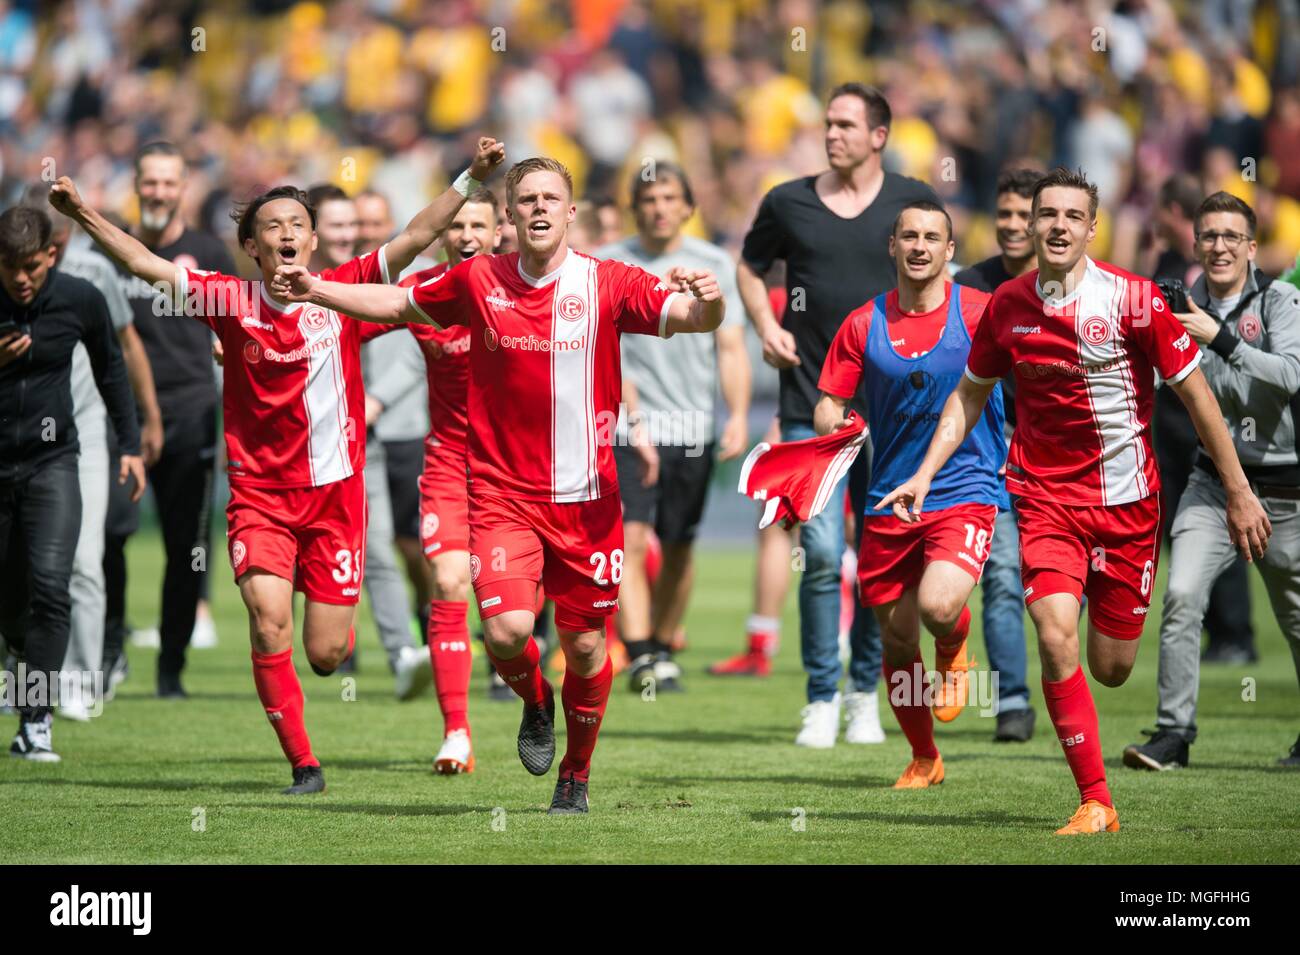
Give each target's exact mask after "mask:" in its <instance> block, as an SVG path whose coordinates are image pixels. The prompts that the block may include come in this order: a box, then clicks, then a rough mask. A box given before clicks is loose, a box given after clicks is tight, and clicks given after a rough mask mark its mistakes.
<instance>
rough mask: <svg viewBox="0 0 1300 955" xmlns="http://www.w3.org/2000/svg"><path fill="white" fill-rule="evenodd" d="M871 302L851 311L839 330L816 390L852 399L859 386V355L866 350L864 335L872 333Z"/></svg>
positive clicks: (860, 375) (860, 381)
mask: <svg viewBox="0 0 1300 955" xmlns="http://www.w3.org/2000/svg"><path fill="white" fill-rule="evenodd" d="M874 308H875V305H874V303H868V304H867V305H866V306H864V307H863V308H859V309H857V310H856V311H853V312H850V313H849V317H848V318H846V319H845V320H844V324H843V325H841V326H840V330H839V331H838V332H836V333H835V338H834V340H833V341H832V342H831V347H830V350H829V351H828V352H827V353H826V362H825V364H823V365H822V376H821V378H820V379H819V380H818V382H817V387H818V388H820V389H821V390H822V391H823V392H825V393H826V394H828V395H834V396H835V397H837V398H852V397H853V396H854V395H856V394H857V393H858V385H860V384H862V355H863V352H864V351H865V350H866V347H867V332H869V331H870V330H871V312H872V310H873V309H874Z"/></svg>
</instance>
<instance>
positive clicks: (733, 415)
mask: <svg viewBox="0 0 1300 955" xmlns="http://www.w3.org/2000/svg"><path fill="white" fill-rule="evenodd" d="M649 173H650V174H646V175H643V174H642V172H641V171H638V173H637V175H636V176H635V177H634V178H633V180H632V189H631V194H632V213H633V215H634V217H635V218H636V224H637V234H636V235H634V236H629V237H628V238H626V239H623V240H622V241H619V242H614V243H612V244H610V245H606V246H603V247H602V248H600V249H598V250H597V251H596V253H595V255H596V257H597V258H601V259H619V260H621V261H623V262H628V263H630V264H632V265H637V266H640V267H641V268H643V269H645V270H646V271H647V272H651V273H653V274H655V275H659V276H662V277H665V278H667V277H669V276H670V274H671V273H672V272H673V270H674V269H708V270H709V271H711V272H713V273H714V274H715V275H717V276H718V281H719V282H720V284H721V286H722V294H723V297H724V299H725V300H726V303H727V309H726V315H727V317H726V319H725V320H724V321H723V324H722V327H721V328H719V329H718V330H717V331H716V332H714V333H713V335H712V336H711V337H710V336H708V335H678V336H676V337H674V338H671V339H669V340H668V341H667V342H663V341H654V342H651V341H650V340H649V339H646V340H645V341H640V340H639V339H640V338H641V336H638V335H628V336H626V337H624V338H623V341H622V349H623V383H624V387H623V400H624V404H625V406H626V412H627V421H626V427H624V426H623V425H622V424H620V430H619V433H618V438H617V439H616V446H615V448H614V459H615V461H616V462H617V464H618V484H619V489H620V491H621V492H622V497H623V526H624V544H623V551H624V558H623V581H622V585H621V589H620V591H619V630H620V632H621V634H622V637H623V642H624V643H625V644H626V646H627V651H628V656H629V658H630V660H631V664H630V666H629V670H630V671H631V676H632V680H631V685H632V689H633V690H636V691H640V690H641V689H642V684H643V682H644V681H645V680H646V678H647V677H653V678H654V680H655V682H656V684H657V686H658V688H659V689H661V690H662V689H666V690H671V689H680V687H679V686H678V683H677V678H678V676H680V674H681V670H680V668H678V667H677V665H676V664H675V663H673V662H672V645H673V640H674V637H675V636H676V635H677V633H678V631H679V629H680V627H681V623H682V619H683V618H684V617H685V615H686V605H687V602H688V601H689V599H690V592H691V583H692V578H693V568H692V558H691V550H692V547H693V545H694V542H695V534H696V530H697V528H698V527H699V523H700V518H701V516H702V515H703V513H704V502H705V499H706V498H707V497H708V492H709V478H710V476H711V474H712V473H713V459H714V453H715V446H716V453H717V457H718V459H719V460H723V461H725V460H728V459H730V458H734V457H737V456H738V455H739V454H740V453H741V452H742V451H744V450H745V447H746V444H747V442H748V437H749V435H748V431H747V417H748V414H749V396H750V395H749V393H750V367H749V356H748V355H747V354H746V352H745V338H744V335H745V322H744V307H743V305H742V304H741V301H740V294H739V292H738V291H737V289H736V284H735V279H734V275H735V263H734V262H733V261H732V260H731V257H730V256H729V255H727V253H726V252H725V251H724V250H723V249H721V248H719V247H718V246H716V245H713V244H712V243H709V242H705V241H703V240H701V239H696V238H692V237H690V236H686V235H683V234H682V229H683V227H684V226H685V225H686V222H687V221H688V220H689V219H690V217H691V215H692V214H693V213H694V211H695V203H694V200H693V198H692V195H691V187H690V183H689V182H688V181H687V178H686V174H685V173H684V172H683V171H682V169H681V168H679V167H678V166H676V165H674V164H672V163H668V162H657V163H656V164H655V165H654V167H653V168H652V169H650V170H649ZM647 345H650V346H651V347H646V346H647ZM719 385H721V389H722V396H723V400H724V401H725V403H726V406H727V418H726V421H725V422H724V424H723V426H722V428H721V431H720V432H719V431H717V429H716V428H715V426H714V396H715V394H716V393H717V391H718V387H719ZM652 529H653V531H654V533H655V535H657V537H658V539H659V542H660V544H661V545H662V547H663V563H662V568H661V570H660V572H659V576H658V578H657V579H656V581H655V584H654V587H653V592H652V589H651V586H650V582H649V579H648V576H647V574H646V549H647V545H648V542H649V540H650V532H651V530H652Z"/></svg>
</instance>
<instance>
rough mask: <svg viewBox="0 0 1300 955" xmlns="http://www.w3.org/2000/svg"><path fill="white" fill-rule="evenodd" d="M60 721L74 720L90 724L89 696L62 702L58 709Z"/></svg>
mask: <svg viewBox="0 0 1300 955" xmlns="http://www.w3.org/2000/svg"><path fill="white" fill-rule="evenodd" d="M57 712H58V714H59V719H61V720H73V721H74V722H77V723H89V722H90V697H89V694H86V695H84V696H81V697H78V698H76V699H68V700H61V701H60V702H59V708H58V711H57Z"/></svg>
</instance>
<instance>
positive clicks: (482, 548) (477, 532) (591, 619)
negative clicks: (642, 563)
mask: <svg viewBox="0 0 1300 955" xmlns="http://www.w3.org/2000/svg"><path fill="white" fill-rule="evenodd" d="M469 550H470V558H469V568H470V569H469V573H470V580H471V581H473V583H474V595H475V598H476V599H477V600H478V607H479V616H480V617H482V618H487V617H493V616H496V615H497V614H499V613H505V612H506V611H507V610H527V611H528V612H529V613H532V612H534V611H535V610H536V609H537V584H538V582H539V581H540V582H541V585H542V587H543V588H544V589H545V591H546V596H548V597H549V598H551V599H552V600H554V601H555V626H556V627H557V628H558V629H560V630H570V631H577V632H585V631H588V630H601V629H604V626H605V618H606V617H608V616H610V615H611V614H612V613H614V611H615V610H617V609H618V584H619V581H621V580H622V579H623V507H622V504H621V502H620V501H619V497H618V495H617V494H607V495H605V496H604V497H602V498H600V499H598V500H595V501H583V502H581V503H576V504H552V503H550V502H547V501H521V500H518V499H516V498H511V497H506V496H504V495H500V494H496V493H493V492H490V491H483V490H479V489H475V492H474V506H473V507H472V508H471V509H470V515H469Z"/></svg>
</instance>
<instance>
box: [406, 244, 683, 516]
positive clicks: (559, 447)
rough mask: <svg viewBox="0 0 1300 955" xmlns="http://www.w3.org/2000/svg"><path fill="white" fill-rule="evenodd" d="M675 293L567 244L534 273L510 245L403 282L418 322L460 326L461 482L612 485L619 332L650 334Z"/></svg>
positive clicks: (523, 488)
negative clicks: (464, 477)
mask: <svg viewBox="0 0 1300 955" xmlns="http://www.w3.org/2000/svg"><path fill="white" fill-rule="evenodd" d="M677 294H678V293H677V292H674V291H672V290H671V289H670V288H669V287H668V286H667V285H666V284H665V283H664V282H663V281H662V280H661V279H660V278H659V277H658V276H655V275H651V274H650V273H649V272H646V271H644V270H643V269H639V268H637V267H636V266H633V265H627V264H626V263H623V262H617V261H614V260H612V259H609V260H604V261H601V260H597V259H593V258H592V257H591V256H587V255H582V254H581V253H578V252H574V251H573V250H569V253H568V255H567V256H566V257H565V259H564V262H563V263H562V264H561V265H560V266H559V267H558V268H556V269H555V270H554V271H553V272H551V273H550V274H549V275H545V276H542V277H541V278H533V277H531V276H529V275H527V274H525V273H524V271H523V269H522V268H521V267H520V263H519V254H518V253H517V252H512V253H510V254H509V255H476V256H474V257H473V258H472V259H468V260H467V261H465V262H462V263H460V265H458V266H456V267H455V268H454V269H448V270H447V271H446V272H443V273H442V274H441V275H436V276H434V277H433V278H431V279H427V280H426V281H424V282H422V283H420V284H419V285H416V286H414V287H413V288H412V289H411V290H410V292H409V296H410V301H411V302H412V303H413V304H414V306H415V308H416V309H418V310H419V311H420V312H421V313H422V314H424V315H425V317H427V318H429V319H430V321H433V322H435V323H436V324H438V325H439V326H441V327H444V328H445V327H448V326H451V325H465V326H468V327H469V330H470V340H471V348H470V379H469V473H470V480H471V481H472V482H476V483H478V484H480V485H481V486H484V487H487V488H490V489H492V490H493V491H497V492H504V493H508V494H512V495H515V496H517V497H519V498H521V499H524V500H530V501H551V502H554V503H561V504H563V503H571V502H575V501H594V500H596V499H598V498H601V497H604V496H605V495H607V494H613V493H615V492H616V491H617V490H618V479H617V477H616V472H615V468H614V452H613V449H612V444H613V442H614V440H615V436H616V434H617V430H616V424H617V421H618V405H619V400H620V397H621V391H622V369H621V366H620V363H619V335H620V334H622V333H625V332H628V333H633V334H638V335H660V336H662V335H663V334H664V330H665V327H666V325H667V321H668V309H669V306H670V304H671V302H672V300H673V298H674V297H675V296H676V295H677Z"/></svg>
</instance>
